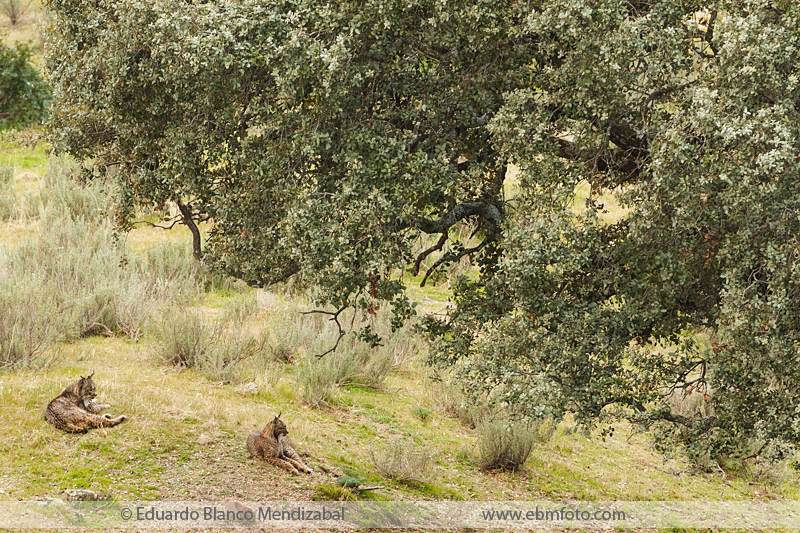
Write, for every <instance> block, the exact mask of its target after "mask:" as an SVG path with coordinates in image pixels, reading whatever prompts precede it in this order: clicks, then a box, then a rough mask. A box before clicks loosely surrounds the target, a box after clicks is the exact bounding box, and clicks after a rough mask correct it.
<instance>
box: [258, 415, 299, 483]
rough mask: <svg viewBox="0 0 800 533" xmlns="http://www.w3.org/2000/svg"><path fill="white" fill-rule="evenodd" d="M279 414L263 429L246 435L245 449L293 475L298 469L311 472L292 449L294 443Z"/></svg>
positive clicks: (297, 472) (296, 473)
mask: <svg viewBox="0 0 800 533" xmlns="http://www.w3.org/2000/svg"><path fill="white" fill-rule="evenodd" d="M280 416H281V415H278V416H276V417H275V419H274V420H273V421H272V422H270V423H269V424H267V425H266V426H265V427H264V429H263V430H261V431H254V432H252V433H250V436H249V437H247V451H249V452H250V455H252V456H254V457H257V458H259V459H263V460H265V461H266V462H268V463H269V464H271V465H273V466H277V467H278V468H283V469H284V470H287V471H289V472H291V473H292V474H294V475H298V474H299V473H300V472H299V470H300V471H303V472H306V473H308V474H310V473H311V469H310V468H308V467H307V466H306V465H305V464H303V461H302V460H301V459H300V454H298V453H297V450H295V449H294V443H293V442H292V439H290V438H289V432H288V431H287V430H286V424H284V423H283V420H281V419H280Z"/></svg>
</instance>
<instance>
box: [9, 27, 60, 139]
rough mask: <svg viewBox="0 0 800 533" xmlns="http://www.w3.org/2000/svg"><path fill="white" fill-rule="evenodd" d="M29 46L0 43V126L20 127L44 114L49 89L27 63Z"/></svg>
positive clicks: (30, 51)
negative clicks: (12, 45)
mask: <svg viewBox="0 0 800 533" xmlns="http://www.w3.org/2000/svg"><path fill="white" fill-rule="evenodd" d="M31 54H32V50H31V47H30V46H29V45H27V44H24V43H17V44H15V45H14V47H13V48H9V47H7V46H5V45H3V44H2V43H0V130H4V129H9V128H11V127H24V126H27V125H29V124H31V123H32V122H35V121H37V120H41V119H42V118H44V116H45V109H46V107H47V102H48V101H49V100H50V90H49V88H48V87H47V85H46V84H45V83H44V81H42V77H41V76H40V75H39V72H38V71H37V70H36V69H35V68H34V67H33V66H32V65H31V64H30V62H29V60H30V57H31Z"/></svg>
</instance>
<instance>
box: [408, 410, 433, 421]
mask: <svg viewBox="0 0 800 533" xmlns="http://www.w3.org/2000/svg"><path fill="white" fill-rule="evenodd" d="M431 413H433V409H428V408H427V407H420V406H417V407H415V408H413V409H412V410H411V414H412V415H414V416H416V417H417V418H419V419H420V420H422V421H423V422H424V421H425V420H426V419H427V418H428V417H429V416H431Z"/></svg>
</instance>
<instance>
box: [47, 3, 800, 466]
mask: <svg viewBox="0 0 800 533" xmlns="http://www.w3.org/2000/svg"><path fill="white" fill-rule="evenodd" d="M45 3H46V5H47V7H48V9H49V10H50V12H51V17H50V23H49V27H48V28H47V31H46V32H45V33H46V35H47V36H48V47H47V50H48V53H47V55H46V58H45V62H46V64H47V68H48V70H49V72H50V79H51V80H52V83H53V87H54V95H55V98H56V102H57V105H56V107H55V110H54V113H53V115H52V119H51V126H52V128H51V130H50V137H51V139H52V142H53V144H54V146H55V147H56V149H57V150H59V151H63V152H68V153H71V154H73V155H75V156H77V157H79V158H82V159H83V158H86V159H89V160H91V162H92V163H93V164H94V169H95V174H96V175H102V174H104V173H105V172H104V170H106V169H108V168H109V167H108V165H111V164H113V165H114V168H115V169H116V170H115V174H114V179H115V181H116V183H117V190H118V191H119V198H118V199H119V207H120V209H121V210H120V214H121V218H122V219H125V217H128V218H129V217H130V214H131V213H132V212H133V208H134V207H135V206H136V205H137V204H141V203H148V204H149V203H153V202H161V201H164V200H173V201H183V202H185V203H187V204H189V205H191V208H192V209H193V210H194V213H195V215H196V216H204V215H208V216H213V217H214V219H215V225H214V229H213V231H212V233H211V236H210V242H209V244H210V248H209V255H208V260H209V262H210V263H211V264H212V265H214V266H215V267H216V268H218V269H220V270H221V271H224V272H227V273H230V274H233V275H234V276H236V277H238V278H241V279H243V280H245V281H247V282H248V283H249V284H251V285H256V286H262V285H265V284H268V283H271V282H274V281H277V280H283V279H286V278H287V277H289V276H291V275H293V274H296V273H300V274H301V275H302V277H303V281H304V282H305V283H307V284H308V285H311V286H316V287H318V290H317V291H316V292H315V295H316V296H315V303H316V304H318V305H319V306H320V307H319V308H320V309H334V311H330V314H329V315H327V316H328V317H330V318H333V319H334V320H335V322H336V323H337V324H338V325H339V326H340V327H341V325H342V324H341V323H340V322H339V319H340V318H343V316H344V315H343V314H342V311H341V310H343V309H345V308H347V307H354V308H356V309H357V310H359V311H361V313H362V314H363V316H367V315H370V316H372V315H373V314H375V313H377V312H378V311H379V307H384V308H385V307H387V302H388V307H391V309H392V311H393V313H394V320H393V323H392V327H393V329H397V327H399V326H401V325H402V323H403V321H404V320H406V319H408V318H409V317H410V316H412V315H413V314H414V312H415V311H414V308H413V306H412V305H411V304H410V303H409V301H408V300H407V299H406V298H405V296H404V294H403V291H404V286H403V279H404V278H403V271H404V269H408V270H410V271H411V273H412V275H417V274H418V273H419V270H420V269H421V268H425V267H426V266H427V265H430V267H429V268H428V270H427V271H426V273H425V276H426V277H427V276H428V275H429V274H430V273H431V272H432V271H434V270H436V268H438V267H440V266H443V265H445V264H448V263H450V264H454V263H457V262H459V261H460V260H461V259H463V258H465V257H468V256H469V257H471V264H472V265H474V266H475V268H476V270H477V271H475V272H469V275H468V276H463V277H462V278H461V279H460V281H458V282H457V283H455V284H454V286H453V290H454V304H455V305H454V306H453V307H452V308H451V309H449V311H448V313H447V315H446V316H443V317H439V318H429V319H428V320H427V321H426V329H427V331H428V333H429V334H430V336H431V338H432V339H433V340H434V345H433V351H432V352H431V358H430V362H431V363H433V364H436V365H439V366H441V367H445V368H448V369H450V370H451V372H452V375H453V376H455V377H456V378H457V381H458V382H459V383H460V384H462V385H463V387H464V389H465V392H466V394H467V399H468V400H469V401H471V402H472V403H473V404H479V403H480V404H482V403H485V404H487V405H490V406H491V405H503V406H513V407H514V411H515V412H516V411H520V412H523V413H525V414H526V415H527V416H528V417H530V418H539V419H544V418H547V417H552V418H553V419H555V420H558V419H560V418H561V417H563V416H564V414H565V413H568V412H572V413H574V414H575V416H576V420H577V421H578V422H579V423H581V424H584V425H590V426H591V425H593V424H596V423H597V422H602V421H613V420H618V419H628V420H630V421H632V422H634V423H638V424H642V425H644V426H646V427H648V426H652V425H660V424H665V425H666V427H668V428H669V429H670V434H671V435H672V437H673V440H672V441H670V440H669V439H665V440H662V441H661V442H663V443H665V444H671V445H676V444H678V445H680V444H686V445H687V446H688V447H689V451H690V452H691V453H692V454H695V455H698V456H699V455H702V454H709V455H710V456H713V457H720V458H723V457H733V458H735V457H737V456H742V455H750V454H752V453H753V452H752V450H753V447H754V446H755V449H756V453H758V450H759V449H766V448H762V446H763V445H765V444H769V443H772V444H776V445H777V444H780V446H776V447H775V448H774V449H777V450H783V449H787V448H786V447H785V446H784V444H785V445H786V446H789V445H791V444H792V443H797V442H800V413H799V412H798V410H797V405H798V404H800V369H798V365H797V364H796V363H797V360H798V357H799V356H798V353H799V352H798V346H800V322H798V320H800V319H798V318H797V317H798V316H800V313H798V312H797V311H798V308H800V292H798V289H797V287H798V285H800V270H799V269H798V268H797V261H796V257H797V255H798V253H800V249H798V240H797V235H798V232H799V231H800V227H798V224H800V222H798V221H800V194H798V192H799V191H798V190H797V188H798V187H800V185H798V184H800V179H798V178H800V176H798V174H800V167H798V161H797V155H798V154H800V130H798V124H800V120H798V119H799V118H800V117H799V116H798V108H797V106H798V102H799V101H800V72H798V68H799V67H798V65H800V61H798V53H799V52H798V50H800V7H799V6H798V5H797V3H796V2H789V1H786V0H781V1H778V2H773V3H765V2H761V1H760V0H728V1H719V2H712V3H711V4H710V5H709V4H703V3H700V2H699V1H690V2H682V3H676V2H672V1H671V0H650V1H645V2H633V3H631V2H623V1H621V0H600V1H593V2H589V1H587V0H555V1H548V2H542V1H537V0H531V1H528V2H482V1H477V0H476V1H468V2H439V1H434V0H416V1H412V2H404V3H397V2H388V1H386V0H369V1H367V2H338V3H336V4H335V5H332V4H330V3H328V2H322V1H319V0H297V1H296V2H293V3H291V4H285V3H265V2H264V1H263V0H243V1H241V2H223V3H219V2H213V3H211V2H196V3H192V4H186V3H183V2H175V1H174V0H156V1H149V0H147V1H145V0H121V1H119V2H115V3H113V4H103V3H100V4H98V3H97V2H93V1H90V0H68V1H67V0H48V1H46V2H45ZM509 163H514V164H515V165H516V166H517V167H518V168H519V169H520V175H519V183H518V184H517V186H516V188H515V190H514V194H513V197H510V198H506V196H505V190H506V188H507V186H508V181H509V180H508V178H509V173H508V165H509ZM101 171H103V172H101ZM586 183H589V184H590V185H591V188H592V192H591V193H590V195H589V197H588V198H587V199H586V201H585V202H584V205H583V206H578V209H577V210H576V209H575V208H574V200H575V191H576V189H577V188H578V187H579V186H585V184H586ZM603 190H605V192H606V193H611V194H615V195H616V197H617V199H618V201H619V202H620V203H621V205H622V207H623V209H624V210H625V214H624V216H621V217H617V218H616V219H615V220H614V221H612V222H606V221H605V220H604V219H603V216H604V215H605V213H604V206H603V205H602V204H601V203H600V201H598V198H599V194H598V193H599V192H600V191H603ZM576 211H577V212H576ZM464 227H469V228H472V231H470V232H462V231H461V229H463V228H464ZM425 235H430V236H433V239H435V242H432V243H431V242H430V239H428V240H424V239H421V237H424V236H425ZM465 235H466V236H465ZM420 242H425V244H423V245H420V244H419V243H420ZM433 257H437V258H438V259H436V261H435V262H433V263H430V261H429V259H430V258H433ZM424 280H425V278H423V283H424ZM362 327H363V329H362V332H361V333H362V335H361V336H362V338H365V339H367V340H369V341H371V342H372V343H373V344H377V343H379V342H380V337H381V335H377V334H376V332H375V328H374V327H373V326H372V325H371V324H370V323H369V322H364V323H363V324H362ZM337 329H338V328H337ZM700 332H702V333H704V334H706V335H708V336H709V337H710V338H711V340H712V343H711V344H710V345H708V346H706V345H705V344H704V343H701V342H699V341H698V336H697V335H698V333H700ZM383 337H385V335H383ZM335 338H336V337H335V336H334V337H333V339H334V342H335ZM332 344H333V343H331V344H329V345H328V347H330V345H332ZM286 345H287V346H288V347H287V348H285V349H284V348H281V349H280V351H281V353H284V352H285V351H286V350H288V351H289V352H291V351H292V350H293V349H294V347H293V346H296V341H292V340H291V339H290V340H289V341H287V343H286ZM324 351H325V349H320V350H318V351H317V352H316V353H322V352H324ZM289 352H286V353H289ZM336 353H338V350H337V352H335V353H334V354H329V356H330V355H335V354H336ZM290 355H291V354H290ZM329 356H326V357H325V358H323V361H322V362H319V364H320V365H321V364H325V365H329V366H330V368H325V369H322V367H319V366H316V365H317V363H314V362H313V360H312V359H308V360H307V361H305V362H304V364H303V365H302V367H301V370H302V371H303V372H306V373H307V374H306V376H307V377H308V383H316V384H322V385H319V386H318V385H314V386H313V387H311V386H309V388H308V391H311V390H318V391H322V392H324V391H325V390H327V389H326V387H328V385H325V383H328V384H340V383H344V382H346V378H345V377H342V376H348V375H349V374H348V372H345V371H343V370H342V368H344V367H345V366H347V365H345V364H344V360H342V359H340V360H337V359H335V358H334V357H329ZM337 357H338V356H337ZM326 358H328V359H329V361H327V362H326V361H325V359H326ZM314 372H316V374H314ZM312 375H313V376H317V377H320V376H323V377H324V376H326V375H327V376H329V377H326V378H325V379H317V378H314V379H311V377H312ZM337 376H338V377H337ZM688 391H692V392H695V393H699V394H703V395H705V397H704V398H705V401H707V402H709V403H710V407H711V410H707V411H701V410H698V411H696V412H695V413H693V414H692V415H691V416H686V415H685V414H681V413H679V412H676V411H675V410H673V408H672V406H671V404H670V399H671V398H673V397H674V394H675V393H676V392H677V393H684V392H688ZM712 391H713V392H712ZM311 396H313V398H316V399H313V401H312V403H313V402H317V401H318V400H319V399H320V398H324V397H327V396H326V394H322V395H318V394H317V393H314V394H312V395H311ZM306 401H309V400H308V399H307V400H306ZM319 401H320V402H324V401H326V400H324V399H321V400H319ZM703 413H706V414H703Z"/></svg>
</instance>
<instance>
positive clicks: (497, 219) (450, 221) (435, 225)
mask: <svg viewBox="0 0 800 533" xmlns="http://www.w3.org/2000/svg"><path fill="white" fill-rule="evenodd" d="M473 215H478V216H481V217H482V218H484V219H486V220H487V221H489V222H490V223H492V224H493V225H495V226H499V225H500V223H501V222H502V221H503V213H502V211H501V210H500V208H499V207H498V206H497V205H496V204H495V202H493V201H491V200H489V201H479V202H464V203H462V204H459V205H457V206H455V207H454V208H453V209H452V210H451V211H450V212H449V213H447V214H446V215H445V216H443V217H442V218H440V219H439V220H428V219H427V218H422V217H419V218H417V227H418V228H419V229H420V230H422V231H423V232H425V233H428V234H431V233H444V232H446V231H447V230H448V229H449V228H451V227H452V226H453V225H455V224H456V223H457V222H459V221H460V220H463V219H465V218H467V217H470V216H473Z"/></svg>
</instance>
